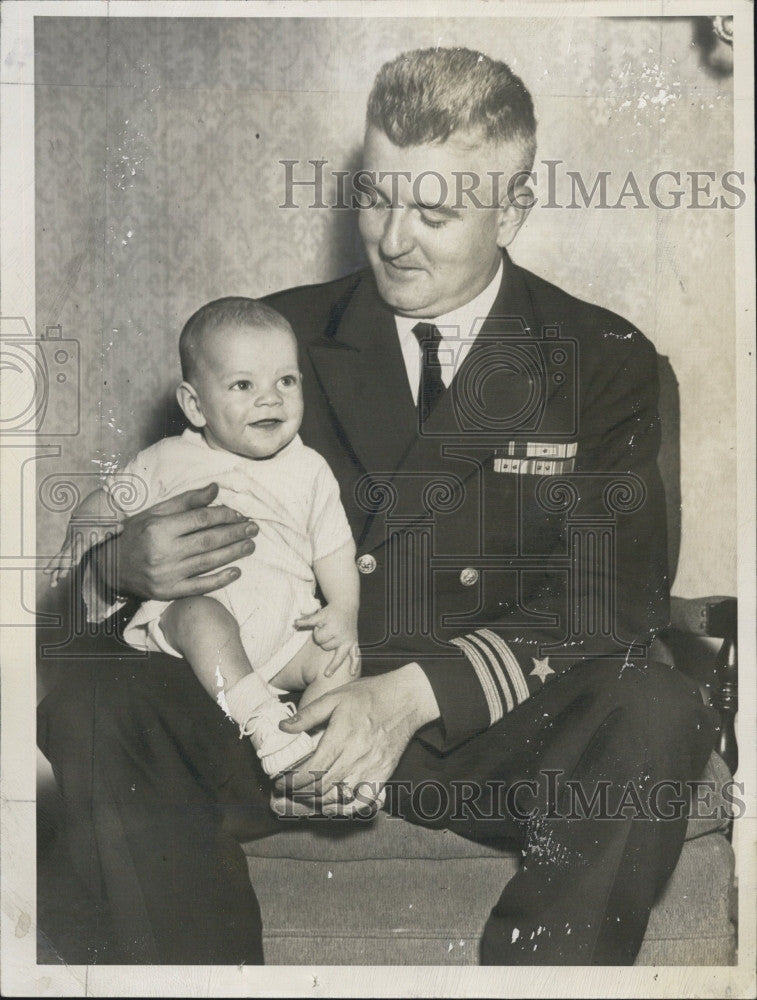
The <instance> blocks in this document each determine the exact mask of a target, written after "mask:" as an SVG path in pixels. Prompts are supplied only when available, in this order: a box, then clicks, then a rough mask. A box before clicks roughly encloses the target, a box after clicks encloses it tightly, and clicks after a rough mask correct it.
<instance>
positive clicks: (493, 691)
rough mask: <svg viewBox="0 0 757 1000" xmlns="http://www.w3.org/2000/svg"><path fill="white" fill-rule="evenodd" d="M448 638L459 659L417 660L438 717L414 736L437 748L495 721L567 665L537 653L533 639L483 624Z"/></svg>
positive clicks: (443, 748) (448, 746)
mask: <svg viewBox="0 0 757 1000" xmlns="http://www.w3.org/2000/svg"><path fill="white" fill-rule="evenodd" d="M450 641H451V643H452V644H453V645H454V646H457V648H458V649H459V650H460V652H461V656H460V657H459V659H457V660H451V661H450V660H443V661H439V660H435V661H431V662H428V661H427V662H424V661H423V660H421V661H420V666H421V669H422V670H423V671H424V673H425V674H426V676H427V677H428V679H429V682H430V684H431V687H432V688H433V691H434V695H435V696H436V700H437V703H438V705H439V715H440V718H439V720H438V721H437V722H436V723H433V724H432V725H431V726H428V727H426V728H425V729H424V730H422V732H420V733H419V734H418V737H419V739H421V740H423V742H424V743H427V744H429V745H430V746H432V747H433V748H434V749H436V750H439V751H442V752H446V751H448V750H451V749H453V748H454V747H456V746H458V745H459V744H460V743H462V742H464V741H465V740H467V739H470V737H472V736H475V735H476V733H480V732H483V731H484V730H485V729H488V728H489V727H490V726H493V725H495V723H497V722H499V721H500V719H502V718H503V716H504V715H505V713H507V712H511V711H512V710H513V709H514V708H517V706H518V705H520V704H522V703H523V702H524V701H526V699H527V698H530V697H531V695H532V694H535V693H536V692H537V691H539V690H540V689H541V688H542V687H543V686H544V684H545V683H547V682H548V681H549V680H550V679H551V678H552V677H553V676H554V675H555V674H557V673H560V672H561V671H562V670H563V669H565V668H566V667H568V666H569V664H567V663H565V662H560V661H558V662H556V663H555V664H550V660H549V657H548V656H543V657H539V655H538V642H536V641H530V642H520V643H516V644H515V645H513V644H509V643H507V642H505V640H504V639H503V638H502V637H501V636H500V635H498V634H497V633H496V632H494V631H493V630H492V629H488V628H481V629H478V630H477V631H475V632H469V633H468V634H467V635H462V636H458V637H457V638H455V639H452V640H450ZM463 693H464V697H463Z"/></svg>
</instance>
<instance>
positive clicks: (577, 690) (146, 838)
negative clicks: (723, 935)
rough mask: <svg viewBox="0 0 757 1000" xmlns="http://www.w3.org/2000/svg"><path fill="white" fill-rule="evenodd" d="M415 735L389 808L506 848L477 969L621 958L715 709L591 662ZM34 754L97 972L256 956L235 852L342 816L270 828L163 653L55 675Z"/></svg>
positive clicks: (216, 726) (679, 688)
mask: <svg viewBox="0 0 757 1000" xmlns="http://www.w3.org/2000/svg"><path fill="white" fill-rule="evenodd" d="M420 737H421V738H420V739H418V738H416V739H414V740H413V741H412V743H411V744H410V746H409V747H408V749H407V751H406V752H405V754H404V756H403V757H402V759H401V761H400V763H399V766H398V768H397V771H396V773H395V776H394V782H393V784H392V786H391V788H390V789H389V792H390V794H389V796H388V807H389V808H390V810H391V811H392V812H393V813H395V814H398V815H403V816H404V817H405V818H406V819H408V820H410V821H411V822H415V823H423V824H426V825H433V826H447V827H449V828H450V829H452V830H454V831H455V832H457V833H460V834H462V835H463V836H466V837H469V838H472V839H476V840H486V841H488V842H497V841H499V842H502V843H504V842H505V841H506V840H507V841H510V840H512V838H517V839H518V840H519V842H520V845H521V848H522V854H523V861H522V865H521V868H520V871H519V872H518V874H517V875H516V876H515V877H514V878H513V879H512V880H511V881H510V882H509V883H508V884H507V886H505V887H503V890H504V891H503V892H502V895H501V897H500V899H499V902H498V903H497V905H496V906H495V907H494V909H493V911H492V913H491V916H490V918H489V920H488V922H487V925H486V928H485V932H484V938H483V942H482V952H481V961H482V962H483V963H486V964H507V965H517V964H544V965H554V964H578V965H589V964H599V965H602V964H630V963H632V962H633V960H634V957H635V955H636V953H637V952H638V949H639V947H640V945H641V942H642V939H643V936H644V931H645V929H646V924H647V920H648V917H649V911H650V908H651V906H652V904H653V902H654V900H655V897H656V896H657V894H658V893H659V892H660V890H661V889H662V887H663V886H664V884H665V882H666V880H667V878H668V877H669V875H670V874H671V872H672V871H673V869H674V867H675V865H676V862H677V860H678V857H679V854H680V851H681V848H682V845H683V839H684V835H685V830H686V821H687V814H688V810H687V807H686V806H685V804H683V803H682V796H683V798H685V791H686V789H685V782H687V781H690V780H695V779H696V778H698V777H699V775H700V774H701V772H702V770H703V768H704V766H705V763H706V761H707V759H708V756H709V754H710V751H711V749H712V747H713V745H714V741H715V713H714V712H712V711H711V710H710V709H708V708H707V707H705V705H704V704H703V703H702V700H701V697H700V696H699V693H698V691H697V690H696V689H695V687H694V686H693V685H692V684H691V683H690V682H689V681H688V680H686V679H685V678H684V677H683V676H682V675H681V674H679V673H678V672H676V671H675V670H674V669H672V668H670V667H668V666H664V665H660V664H655V663H647V664H641V665H634V664H631V663H625V664H619V663H616V662H610V661H602V660H593V661H589V662H586V663H583V664H581V665H579V666H576V667H574V668H572V669H571V670H569V671H566V672H564V673H561V674H559V675H556V676H555V677H553V678H550V679H549V680H548V681H547V683H546V684H545V685H544V687H543V689H542V690H541V691H540V692H539V693H538V694H536V695H534V696H532V697H531V698H529V699H528V700H527V701H525V702H524V703H523V704H521V705H519V706H517V707H516V708H515V709H514V710H513V711H512V712H510V713H509V714H507V715H506V716H505V717H504V718H503V719H502V720H501V721H500V722H498V723H497V724H495V725H494V726H492V727H491V729H489V730H488V731H486V732H484V733H482V734H480V735H478V736H476V737H474V738H472V739H471V740H469V741H468V742H467V743H465V744H463V745H462V746H460V747H458V748H457V749H455V750H453V751H451V752H449V753H447V754H444V755H441V754H439V753H438V752H436V751H434V750H432V749H430V748H429V747H427V746H426V745H425V744H424V743H423V742H422V733H421V734H420ZM38 742H39V745H40V747H41V748H42V750H43V752H44V753H45V755H46V756H47V757H48V759H49V760H50V761H51V763H52V765H53V769H54V772H55V776H56V779H57V782H58V785H59V787H60V790H61V793H62V796H63V800H64V803H65V816H66V824H67V838H68V845H69V850H70V854H71V859H72V863H73V865H74V867H75V869H76V871H77V873H78V874H79V875H80V877H81V878H82V879H83V880H84V881H85V882H86V884H87V885H88V886H89V888H90V889H91V890H92V892H93V893H96V894H98V895H100V896H101V897H104V898H105V899H106V900H107V905H108V907H109V910H110V913H111V915H112V919H113V924H114V929H115V932H116V935H117V938H118V940H119V942H120V952H119V954H117V955H116V954H113V955H102V954H101V955H100V957H99V960H100V961H106V962H107V961H112V962H135V963H136V962H139V963H160V964H229V965H231V964H234V965H238V964H240V963H247V964H252V963H260V962H262V961H263V954H262V943H261V918H260V911H259V908H258V904H257V900H256V898H255V894H254V890H253V887H252V886H251V884H250V881H249V877H248V870H247V865H246V862H245V857H244V854H243V852H242V850H241V847H240V841H243V840H248V839H253V838H255V837H260V836H266V835H270V834H272V833H275V832H276V831H277V830H280V829H282V827H283V826H284V825H286V824H290V823H292V822H318V823H328V822H332V823H333V822H337V823H339V824H340V825H341V824H343V823H345V822H348V821H347V820H344V819H340V820H336V821H335V820H328V819H323V818H322V819H320V820H309V819H304V820H281V819H278V818H277V817H275V816H274V815H273V814H272V813H271V811H270V809H269V801H268V800H269V794H270V781H269V780H268V779H267V778H266V777H265V776H264V774H263V772H262V770H261V769H260V767H259V765H258V761H257V758H256V756H255V753H254V751H253V749H252V747H251V745H250V743H249V741H248V740H242V741H240V739H239V736H238V730H237V727H236V725H235V724H234V723H232V722H231V721H230V720H229V719H228V718H226V717H225V716H224V714H223V712H222V711H221V710H220V708H219V707H218V706H217V705H216V704H215V703H214V702H213V701H212V699H211V698H209V697H208V696H207V694H206V693H205V692H204V691H203V689H202V688H201V686H200V684H199V682H198V681H197V680H196V678H195V677H194V675H193V674H192V672H191V670H190V669H189V667H188V666H187V665H186V663H185V662H184V661H182V660H177V659H172V658H171V657H168V656H163V655H160V654H155V655H152V654H151V655H150V656H148V657H141V656H135V655H126V656H125V657H123V658H121V659H119V658H114V657H111V658H109V657H104V658H103V659H102V661H93V660H90V661H88V662H87V661H85V662H84V663H83V664H77V665H75V666H71V667H62V668H61V669H60V677H59V683H58V684H57V686H56V687H55V688H54V689H53V690H52V691H51V692H50V693H49V694H48V695H47V697H46V698H45V699H44V701H43V702H42V704H41V705H40V709H39V718H38ZM421 786H423V789H424V794H419V789H420V788H421ZM508 790H509V794H508ZM429 796H430V797H431V798H433V800H434V801H433V804H431V802H430V798H429ZM439 803H441V806H440V805H439ZM354 822H359V820H354ZM300 891H302V892H303V893H307V891H308V886H307V885H303V886H301V887H300ZM429 891H430V892H431V891H433V887H432V886H429ZM454 905H455V902H454V900H450V906H454ZM366 906H370V890H367V897H366Z"/></svg>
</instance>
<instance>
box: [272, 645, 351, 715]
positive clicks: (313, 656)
mask: <svg viewBox="0 0 757 1000" xmlns="http://www.w3.org/2000/svg"><path fill="white" fill-rule="evenodd" d="M333 657H334V653H333V650H332V651H328V650H325V649H321V647H320V646H319V645H318V644H317V643H315V642H314V641H313V638H312V636H309V637H308V641H307V642H306V643H305V644H304V645H303V646H302V648H301V649H300V651H299V652H298V653H296V654H295V656H293V657H292V659H291V660H290V661H289V663H287V665H286V666H285V667H283V668H282V669H281V670H280V671H279V672H278V673H277V674H276V676H275V677H273V678H272V680H271V684H274V685H275V686H276V687H281V688H285V690H287V691H302V692H303V694H302V697H301V698H300V707H302V708H304V707H305V705H307V704H308V703H309V702H311V701H315V699H316V698H320V697H321V695H322V694H326V692H327V691H333V690H334V688H338V687H341V686H342V684H346V683H347V682H348V681H352V680H354V679H355V677H356V676H357V675H356V674H351V673H350V669H349V667H350V664H349V660H345V661H344V662H343V663H342V664H341V666H340V667H338V668H337V670H336V671H335V672H334V674H333V675H332V676H331V677H326V668H327V667H328V665H329V664H330V663H331V661H332V659H333Z"/></svg>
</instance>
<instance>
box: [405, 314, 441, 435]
mask: <svg viewBox="0 0 757 1000" xmlns="http://www.w3.org/2000/svg"><path fill="white" fill-rule="evenodd" d="M413 333H414V334H415V336H416V338H417V340H418V343H419V344H420V347H421V381H420V385H419V386H418V411H419V414H420V418H421V424H424V423H425V422H426V420H427V419H428V416H429V414H430V413H431V411H432V410H433V408H434V406H435V405H436V401H437V399H438V398H439V397H440V396H441V394H442V393H443V392H444V390H445V385H444V382H443V381H442V366H441V364H440V363H439V344H440V343H441V340H442V335H441V334H440V333H439V331H438V330H437V328H436V327H435V326H434V324H433V323H416V324H415V326H414V327H413Z"/></svg>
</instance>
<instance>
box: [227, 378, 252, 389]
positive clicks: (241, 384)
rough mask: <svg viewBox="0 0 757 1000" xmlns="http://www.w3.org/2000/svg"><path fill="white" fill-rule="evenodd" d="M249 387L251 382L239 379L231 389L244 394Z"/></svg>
mask: <svg viewBox="0 0 757 1000" xmlns="http://www.w3.org/2000/svg"><path fill="white" fill-rule="evenodd" d="M251 386H252V382H250V381H248V380H247V379H246V378H240V380H239V381H238V382H235V383H234V384H233V385H232V386H231V388H232V389H237V390H238V391H239V392H246V391H247V390H248V389H249V388H251Z"/></svg>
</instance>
